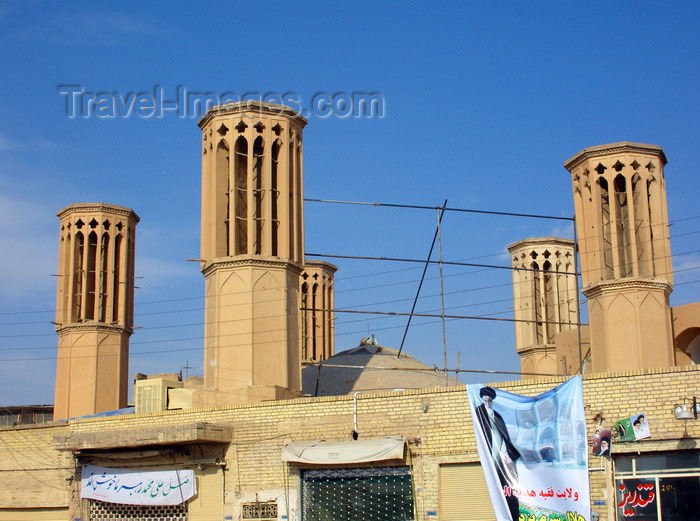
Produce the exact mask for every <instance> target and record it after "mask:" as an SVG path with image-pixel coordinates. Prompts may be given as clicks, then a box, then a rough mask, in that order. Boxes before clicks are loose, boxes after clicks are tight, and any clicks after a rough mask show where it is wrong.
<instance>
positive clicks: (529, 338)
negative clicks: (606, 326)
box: [508, 237, 578, 374]
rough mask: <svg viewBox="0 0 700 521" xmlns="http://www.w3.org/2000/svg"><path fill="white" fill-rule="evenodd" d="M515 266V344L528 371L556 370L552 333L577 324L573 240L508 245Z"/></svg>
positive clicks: (522, 368)
mask: <svg viewBox="0 0 700 521" xmlns="http://www.w3.org/2000/svg"><path fill="white" fill-rule="evenodd" d="M508 251H509V252H510V255H511V264H512V266H513V268H514V269H513V306H514V308H513V309H514V310H515V319H516V323H515V347H516V350H517V351H518V354H519V355H520V366H521V370H522V371H523V372H524V373H542V374H558V373H561V370H560V367H561V366H560V364H559V362H560V360H558V359H557V356H556V345H555V341H554V337H555V335H556V334H557V333H560V332H562V331H567V330H569V329H572V328H574V327H576V324H577V320H578V308H577V305H576V275H575V273H574V265H575V263H574V255H575V253H574V241H572V240H569V239H559V238H556V237H546V238H536V239H525V240H522V241H518V242H516V243H513V244H511V245H510V246H508Z"/></svg>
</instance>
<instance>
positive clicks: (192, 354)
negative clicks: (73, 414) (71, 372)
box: [0, 1, 700, 405]
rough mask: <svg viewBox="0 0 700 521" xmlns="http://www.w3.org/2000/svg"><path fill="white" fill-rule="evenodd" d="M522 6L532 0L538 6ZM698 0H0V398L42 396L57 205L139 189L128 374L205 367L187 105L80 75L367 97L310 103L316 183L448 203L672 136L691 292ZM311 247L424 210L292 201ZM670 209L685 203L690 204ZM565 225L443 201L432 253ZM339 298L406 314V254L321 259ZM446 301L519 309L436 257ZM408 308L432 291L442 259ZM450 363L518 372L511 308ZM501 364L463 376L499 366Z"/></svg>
mask: <svg viewBox="0 0 700 521" xmlns="http://www.w3.org/2000/svg"><path fill="white" fill-rule="evenodd" d="M530 4H535V5H530ZM698 10H700V8H698V6H697V5H695V4H693V3H687V4H681V3H677V4H671V5H670V7H669V5H667V4H666V3H662V2H615V3H612V2H588V3H585V4H583V3H581V4H577V5H569V4H568V3H562V2H537V3H521V2H500V3H493V2H481V3H476V2H454V3H452V2H435V3H424V4H419V3H400V4H399V3H391V2H387V3H383V4H378V3H370V2H355V3H343V4H331V5H325V4H322V3H316V2H313V3H312V2H308V3H293V2H286V3H272V2H236V3H232V2H212V3H209V4H207V5H206V9H205V8H204V7H199V8H194V7H191V5H190V4H186V3H181V4H177V3H172V2H119V3H107V2H81V3H78V2H74V3H70V4H67V3H55V2H39V1H26V2H0V66H1V67H2V70H3V71H4V74H3V81H2V82H0V288H1V289H0V349H1V351H0V360H2V362H0V377H1V378H2V381H3V386H2V387H1V388H0V405H10V404H20V403H22V404H24V403H52V401H53V388H54V371H55V352H56V344H57V337H56V334H55V331H54V330H53V326H52V325H51V324H50V321H51V320H53V319H54V317H53V308H54V306H55V292H56V279H55V277H52V276H51V274H54V273H56V266H57V250H58V219H57V218H56V212H57V211H58V210H60V209H61V208H63V207H65V206H67V205H69V204H72V203H77V202H94V201H103V202H107V203H111V204H118V205H122V206H128V207H130V208H133V209H134V210H135V211H136V212H137V213H138V214H139V216H140V217H141V223H140V224H139V226H138V228H137V260H136V271H137V276H139V277H143V278H139V279H138V280H137V286H139V289H138V290H137V297H136V299H137V300H136V313H135V323H136V324H137V326H139V329H137V330H136V332H135V334H134V335H133V337H132V344H131V358H130V371H131V373H133V372H136V371H138V372H145V373H151V372H167V371H178V370H179V369H180V368H182V367H183V366H185V365H187V364H188V363H189V366H191V367H192V368H193V369H191V371H190V372H191V373H198V372H200V373H201V369H200V368H201V365H202V352H201V346H202V332H203V324H202V322H203V309H202V308H203V306H204V301H203V298H202V295H203V277H202V275H201V274H200V273H199V270H198V265H197V264H196V263H189V262H186V261H185V259H186V258H192V257H195V258H196V257H199V212H200V194H199V190H200V176H201V169H200V132H199V129H198V127H197V125H196V121H197V118H196V117H193V116H190V117H178V116H177V115H176V114H174V113H167V114H165V115H164V116H163V117H161V118H157V117H138V116H137V115H135V114H131V115H130V116H129V117H123V118H122V117H119V118H99V117H97V116H96V115H95V114H88V117H75V118H69V117H67V115H66V97H65V96H62V95H61V94H60V93H59V91H58V87H59V86H61V85H77V86H80V88H81V89H83V90H84V91H89V92H109V93H117V94H118V95H119V96H122V97H124V98H126V97H127V96H128V95H129V94H130V93H138V92H147V93H148V92H153V89H154V88H156V87H160V88H162V89H163V92H164V93H165V95H166V96H167V97H168V98H174V97H175V93H176V92H177V89H178V87H183V88H186V89H187V90H188V91H190V92H213V93H218V94H223V93H225V92H235V93H238V94H239V95H242V94H243V93H246V92H257V93H278V94H283V93H290V92H291V93H296V95H298V97H299V99H300V100H301V104H302V105H303V106H304V107H305V108H307V109H308V108H310V107H311V105H310V104H311V100H312V99H313V97H314V95H316V94H318V93H327V94H329V95H333V94H335V93H354V92H378V93H380V94H381V95H382V97H383V99H384V101H385V112H384V115H383V117H382V118H378V117H374V118H367V117H365V118H353V117H347V118H341V117H335V116H331V117H325V118H323V117H317V116H314V115H313V114H312V115H310V116H309V118H308V119H309V124H308V126H307V127H306V129H305V130H304V175H305V179H304V184H305V186H304V189H305V196H306V197H308V198H322V199H342V200H353V201H372V202H389V203H408V204H418V205H429V206H437V205H438V204H441V203H442V202H443V201H444V200H445V199H448V205H449V206H453V207H461V208H476V209H485V210H498V211H508V212H524V213H537V214H548V215H555V216H565V217H570V216H572V215H573V203H572V194H571V184H570V180H569V177H568V173H567V172H566V170H565V169H564V168H563V166H562V163H563V162H564V161H565V160H566V159H568V158H569V157H571V156H572V155H574V154H576V153H577V152H579V151H580V150H581V149H582V148H585V147H588V146H593V145H599V144H604V143H612V142H617V141H635V142H641V143H652V144H657V145H661V146H663V147H664V150H665V152H666V155H667V157H668V159H669V164H668V165H667V167H666V180H667V194H668V206H669V219H670V221H672V222H673V223H674V224H673V225H672V227H671V236H672V243H671V246H672V251H673V254H674V258H673V263H674V269H675V270H676V275H675V283H676V288H675V291H674V293H673V294H672V295H671V304H672V305H679V304H684V303H689V302H694V301H697V300H699V299H698V298H697V294H698V288H700V285H698V283H697V282H698V280H700V269H698V267H700V253H697V251H696V250H698V249H699V248H698V244H699V241H698V232H699V231H700V219H693V217H697V216H698V215H700V210H698V205H697V194H698V192H699V191H700V190H699V188H700V181H699V180H698V175H697V173H698V172H697V170H698V169H697V164H698V162H697V157H696V154H697V150H699V149H700V146H698V145H699V143H698V141H699V133H698V125H699V123H698V122H700V113H699V112H700V110H699V109H700V104H699V103H698V96H697V84H698V61H699V60H700V49H698V43H699V41H698V35H697V28H696V25H697V20H698V14H699V13H698ZM305 218H306V222H305V223H306V248H305V249H306V251H307V252H309V253H325V254H341V255H372V256H385V257H409V258H424V257H425V256H426V255H427V252H428V249H429V247H430V241H431V239H432V237H433V233H434V231H435V224H436V212H434V211H425V210H422V211H419V210H397V209H387V208H374V207H356V206H339V205H328V204H320V203H307V204H306V206H305ZM684 219H685V220H684ZM571 234H572V230H571V227H570V226H567V223H566V222H563V221H543V220H532V219H522V218H521V219H518V218H505V217H493V216H474V215H458V214H454V213H448V214H447V215H446V216H445V218H444V220H443V228H442V250H443V251H442V253H443V258H444V259H445V260H466V259H478V260H475V262H483V263H489V264H498V265H508V256H507V255H504V252H505V248H506V246H507V245H508V244H510V243H512V242H515V241H517V240H520V239H523V238H526V237H537V236H551V235H557V236H564V237H571ZM332 262H334V263H335V264H337V265H338V266H339V268H340V269H339V271H338V274H337V283H336V306H337V307H339V308H348V309H366V310H383V311H397V312H407V311H410V307H411V302H412V298H413V295H414V294H415V290H416V287H417V284H418V280H419V277H420V269H419V268H417V267H416V266H412V265H406V264H397V263H389V262H368V261H363V262H360V261H347V260H342V259H338V260H333V261H332ZM444 276H445V278H444V281H445V292H446V297H445V305H446V307H447V313H454V314H464V315H482V314H483V315H489V316H493V317H504V318H509V317H512V305H513V304H512V289H511V287H510V274H509V273H508V272H507V271H505V270H476V269H474V268H465V267H459V268H457V267H452V268H446V269H445V272H444ZM423 294H424V295H425V298H423V299H421V301H420V302H419V304H418V308H417V310H418V311H423V312H435V311H436V310H439V308H440V300H439V297H437V296H436V295H439V279H438V272H437V269H431V270H430V271H429V273H428V281H427V282H426V285H425V286H424V289H423ZM336 318H337V326H336V331H337V337H336V346H337V347H336V349H337V351H340V350H342V349H345V348H349V347H352V346H355V345H357V343H358V342H359V340H360V339H361V338H362V337H363V336H366V335H367V332H368V331H369V332H371V333H374V334H376V336H377V338H378V339H379V341H380V342H381V343H382V344H384V345H388V346H392V347H398V345H399V343H400V341H401V337H402V334H403V326H404V324H405V318H396V317H393V318H386V317H377V316H362V317H357V316H347V315H343V314H338V315H337V317H336ZM424 322H426V320H415V321H414V325H415V327H413V328H412V329H411V331H410V332H409V334H408V337H407V341H406V345H405V347H404V349H405V350H406V351H407V352H408V353H409V354H412V355H414V356H415V357H417V358H418V359H420V360H421V361H423V362H425V363H427V364H429V365H431V366H432V365H433V364H437V365H439V366H442V365H443V362H442V358H443V349H442V330H441V326H440V323H439V322H435V321H434V320H428V321H427V322H430V323H424ZM446 337H447V350H448V365H449V366H450V367H455V364H456V359H457V353H458V352H459V354H460V368H468V369H480V370H503V371H517V370H518V369H519V359H518V356H517V354H516V353H515V348H514V327H513V324H512V323H509V322H486V321H476V320H460V321H448V322H447V327H446ZM509 378H512V377H509V376H503V375H471V376H465V375H463V376H462V377H461V379H462V380H463V381H469V382H472V381H483V382H485V381H500V380H505V379H509Z"/></svg>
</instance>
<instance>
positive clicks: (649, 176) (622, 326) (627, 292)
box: [564, 142, 675, 372]
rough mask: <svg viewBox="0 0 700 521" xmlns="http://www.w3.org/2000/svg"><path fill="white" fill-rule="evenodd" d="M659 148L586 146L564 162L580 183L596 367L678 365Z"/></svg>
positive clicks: (580, 227) (577, 194)
mask: <svg viewBox="0 0 700 521" xmlns="http://www.w3.org/2000/svg"><path fill="white" fill-rule="evenodd" d="M665 165H666V156H665V155H664V152H663V150H662V149H661V147H659V146H655V145H644V144H638V143H628V142H621V143H614V144H611V145H601V146H596V147H591V148H586V149H584V150H582V151H581V152H579V153H578V154H576V155H575V156H574V157H572V158H571V159H569V160H568V161H566V162H565V163H564V166H565V167H566V169H567V170H568V171H569V172H570V174H571V179H572V182H573V193H574V205H575V210H576V224H577V231H578V236H579V251H580V258H581V277H582V281H583V294H584V295H585V296H586V298H587V299H588V316H589V323H590V331H591V355H592V360H591V361H592V368H593V371H596V372H602V371H618V370H628V369H643V368H653V367H669V366H672V365H674V363H675V362H674V355H673V340H672V331H671V319H670V308H669V301H668V296H669V294H670V293H671V291H672V290H673V275H672V267H671V245H670V240H669V232H668V211H667V208H666V185H665V180H664V166H665Z"/></svg>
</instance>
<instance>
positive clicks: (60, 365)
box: [54, 203, 139, 420]
mask: <svg viewBox="0 0 700 521" xmlns="http://www.w3.org/2000/svg"><path fill="white" fill-rule="evenodd" d="M58 218H59V219H60V223H61V231H60V236H61V237H60V246H59V256H58V291H57V301H56V332H57V333H58V356H57V363H56V394H55V404H54V419H57V420H59V419H64V418H73V417H76V416H84V415H88V414H94V413H98V412H104V411H111V410H114V409H119V408H123V407H126V406H127V396H128V383H129V382H128V370H129V360H128V358H129V337H130V336H131V333H132V332H133V317H134V241H135V233H136V224H137V223H138V222H139V217H138V216H137V215H136V214H135V213H134V212H133V211H132V210H131V209H129V208H124V207H121V206H114V205H109V204H104V203H87V204H73V205H70V206H67V207H66V208H64V209H63V210H61V211H60V212H58Z"/></svg>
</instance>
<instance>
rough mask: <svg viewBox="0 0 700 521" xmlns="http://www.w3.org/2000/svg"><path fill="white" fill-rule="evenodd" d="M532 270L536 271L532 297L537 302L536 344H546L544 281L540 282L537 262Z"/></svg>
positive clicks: (534, 325)
mask: <svg viewBox="0 0 700 521" xmlns="http://www.w3.org/2000/svg"><path fill="white" fill-rule="evenodd" d="M530 268H531V269H533V270H535V271H533V272H532V282H533V286H532V296H533V300H534V302H535V306H534V307H535V309H534V311H535V317H534V318H535V322H534V324H533V327H534V331H535V334H534V335H533V337H534V341H535V343H536V344H542V343H543V342H544V334H543V332H544V323H543V316H542V308H543V306H542V281H541V280H540V271H539V270H540V266H539V264H537V263H536V262H533V263H532V264H531V265H530Z"/></svg>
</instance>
